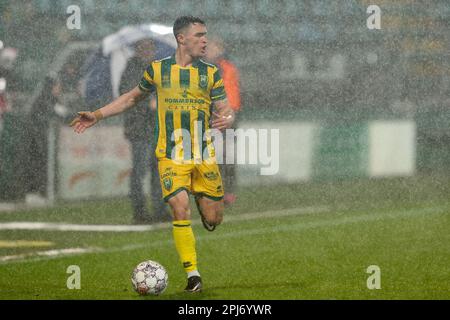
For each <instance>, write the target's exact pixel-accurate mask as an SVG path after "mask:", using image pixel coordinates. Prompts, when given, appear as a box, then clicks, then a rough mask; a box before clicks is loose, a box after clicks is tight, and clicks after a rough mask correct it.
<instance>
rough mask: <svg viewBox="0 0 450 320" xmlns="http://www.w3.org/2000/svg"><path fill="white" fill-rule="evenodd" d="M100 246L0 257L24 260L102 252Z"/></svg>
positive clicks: (6, 259) (5, 259) (1, 258)
mask: <svg viewBox="0 0 450 320" xmlns="http://www.w3.org/2000/svg"><path fill="white" fill-rule="evenodd" d="M101 251H102V249H100V248H65V249H52V250H46V251H37V252H32V253H24V254H16V255H11V256H3V257H0V262H9V261H16V260H24V259H26V258H30V257H49V258H50V257H57V256H68V255H73V254H83V253H91V252H101Z"/></svg>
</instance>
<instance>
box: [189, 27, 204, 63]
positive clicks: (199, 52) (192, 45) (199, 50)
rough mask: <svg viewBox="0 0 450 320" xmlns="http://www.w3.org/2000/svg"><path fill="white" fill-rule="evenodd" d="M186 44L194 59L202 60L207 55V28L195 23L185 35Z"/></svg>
mask: <svg viewBox="0 0 450 320" xmlns="http://www.w3.org/2000/svg"><path fill="white" fill-rule="evenodd" d="M184 44H185V46H186V49H187V51H188V52H189V54H190V55H191V56H192V57H193V58H202V57H204V56H205V55H206V46H207V44H208V39H207V38H206V26H205V25H203V24H199V23H194V24H192V25H191V27H190V28H187V30H186V33H185V35H184Z"/></svg>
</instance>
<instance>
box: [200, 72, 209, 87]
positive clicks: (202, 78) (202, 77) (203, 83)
mask: <svg viewBox="0 0 450 320" xmlns="http://www.w3.org/2000/svg"><path fill="white" fill-rule="evenodd" d="M207 85H208V77H207V76H205V75H204V74H202V75H200V88H206V87H207Z"/></svg>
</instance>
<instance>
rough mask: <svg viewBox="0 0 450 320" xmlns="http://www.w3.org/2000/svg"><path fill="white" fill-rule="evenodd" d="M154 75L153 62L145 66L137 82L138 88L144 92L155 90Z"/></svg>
mask: <svg viewBox="0 0 450 320" xmlns="http://www.w3.org/2000/svg"><path fill="white" fill-rule="evenodd" d="M154 75H155V73H154V71H153V63H152V64H150V65H149V66H148V67H147V69H145V71H144V74H143V75H142V78H141V81H140V82H139V89H141V90H142V91H145V92H153V91H155V81H154Z"/></svg>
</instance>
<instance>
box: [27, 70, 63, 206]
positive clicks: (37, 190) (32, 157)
mask: <svg viewBox="0 0 450 320" xmlns="http://www.w3.org/2000/svg"><path fill="white" fill-rule="evenodd" d="M61 94H62V86H61V81H60V80H59V79H58V78H57V77H56V75H50V76H47V77H45V81H44V86H43V89H42V91H41V93H40V94H39V96H38V97H37V99H36V100H35V101H34V103H33V104H32V106H31V110H30V113H29V114H28V115H27V118H26V122H25V123H27V125H26V127H27V128H28V129H27V132H26V144H27V150H28V152H27V153H26V157H27V160H26V163H27V166H26V168H25V176H26V179H25V181H26V186H25V192H26V197H25V201H26V203H27V204H32V205H45V204H46V197H47V183H48V179H47V173H48V172H47V170H48V168H47V166H48V133H49V127H50V121H51V120H52V119H53V117H54V116H55V107H56V106H58V105H60V103H59V101H60V98H61Z"/></svg>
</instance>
